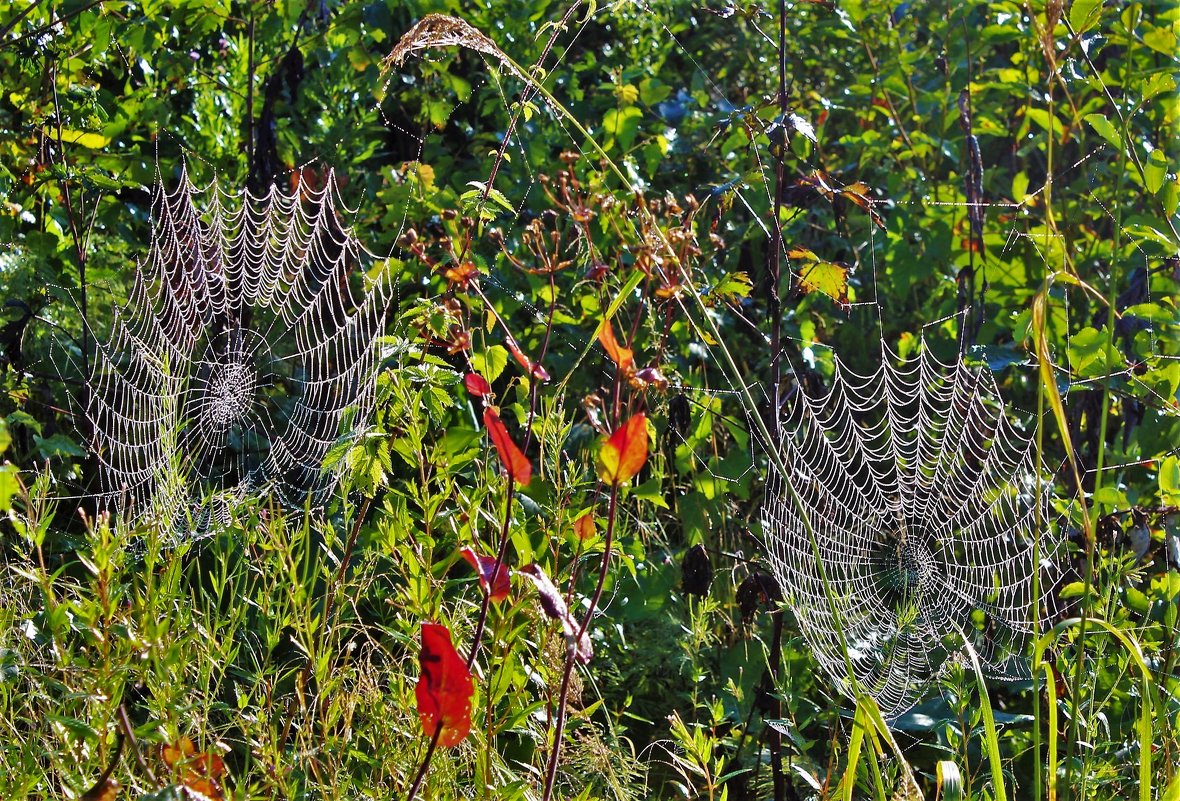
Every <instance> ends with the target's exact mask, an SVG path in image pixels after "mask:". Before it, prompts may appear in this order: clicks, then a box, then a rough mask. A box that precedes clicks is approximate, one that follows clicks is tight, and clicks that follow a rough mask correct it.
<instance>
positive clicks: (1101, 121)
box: [1086, 114, 1123, 148]
mask: <svg viewBox="0 0 1180 801" xmlns="http://www.w3.org/2000/svg"><path fill="white" fill-rule="evenodd" d="M1086 122H1088V123H1090V127H1091V128H1093V129H1094V130H1095V131H1097V132H1098V135H1099V136H1101V137H1102V138H1103V139H1105V140H1106V141H1107V142H1108V143H1109V144H1111V145H1113V146H1114V147H1117V148H1121V147H1122V146H1123V137H1121V136H1120V135H1119V132H1118V129H1116V128H1115V127H1114V125H1112V124H1111V122H1110V120H1108V119H1107V118H1106V115H1104V114H1087V115H1086Z"/></svg>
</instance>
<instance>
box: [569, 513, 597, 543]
mask: <svg viewBox="0 0 1180 801" xmlns="http://www.w3.org/2000/svg"><path fill="white" fill-rule="evenodd" d="M574 534H577V535H578V539H581V540H588V539H590V538H591V537H593V536H594V513H593V512H587V513H586V514H584V515H582V516H581V517H579V518H578V519H577V520H575V521H574Z"/></svg>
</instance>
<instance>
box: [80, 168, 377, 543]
mask: <svg viewBox="0 0 1180 801" xmlns="http://www.w3.org/2000/svg"><path fill="white" fill-rule="evenodd" d="M343 211H344V209H343V206H342V204H341V202H340V198H339V194H338V191H337V186H336V180H335V177H334V175H333V174H332V173H330V172H329V173H327V175H326V176H325V179H324V181H323V184H322V186H319V187H314V186H311V185H309V184H308V183H306V182H304V183H299V184H298V186H297V188H296V189H295V190H294V191H292V192H284V191H282V190H280V189H279V188H277V187H272V188H271V189H270V191H269V193H268V194H266V195H264V196H254V195H252V194H250V193H249V192H248V191H245V190H242V191H237V192H230V191H227V190H225V189H223V188H221V187H219V186H218V185H217V184H216V183H214V184H211V185H209V186H207V187H204V188H198V187H197V186H194V184H193V183H192V181H191V180H190V178H189V176H188V173H187V170H186V171H184V172H183V174H182V176H181V178H180V181H179V183H178V185H177V186H176V187H175V188H174V189H172V190H171V191H169V190H168V189H166V188H165V187H164V186H163V185H162V184H161V186H159V187H157V189H156V193H155V199H154V203H153V209H152V218H153V227H152V235H151V243H150V249H149V252H148V255H147V257H146V259H145V260H144V261H143V262H141V263H139V264H138V265H137V266H136V270H135V274H134V279H133V284H132V288H131V291H130V294H129V297H128V298H127V302H126V303H125V304H124V306H123V307H121V308H116V309H115V313H114V321H113V323H112V326H111V329H110V333H109V336H108V337H106V339H105V340H102V339H100V340H99V343H98V348H97V358H96V360H95V365H94V368H93V371H92V374H91V376H90V380H89V386H90V390H91V391H90V397H91V401H90V404H89V407H88V409H87V416H88V418H89V421H90V423H91V425H92V427H93V431H94V432H95V433H94V437H95V439H94V444H93V451H94V453H95V454H96V455H97V458H98V461H99V465H100V474H101V479H102V492H103V495H104V498H105V500H106V502H107V503H108V504H109V505H111V506H113V507H114V508H117V509H118V510H120V511H121V512H122V513H123V514H124V515H126V516H127V517H129V518H130V519H132V520H140V519H143V518H145V517H149V516H150V517H154V518H155V519H158V520H160V521H162V522H163V523H164V524H165V525H166V526H171V527H173V528H175V529H181V530H183V529H189V528H190V527H191V528H192V529H195V530H197V531H201V530H207V529H208V528H209V527H210V526H211V525H212V524H214V523H216V522H217V521H218V520H219V519H222V518H224V516H225V514H226V512H227V509H228V508H229V506H230V505H231V504H232V502H233V501H234V500H236V499H240V498H242V497H246V496H247V495H249V494H262V495H269V496H272V497H274V498H275V499H277V500H278V501H279V502H280V503H281V504H284V505H287V506H298V507H302V506H303V505H304V504H306V503H309V502H310V503H311V504H312V505H313V506H314V505H318V504H319V503H321V502H322V501H323V500H324V499H325V497H326V494H327V493H328V492H329V491H330V490H331V487H332V480H331V477H330V476H329V475H327V474H326V473H325V472H324V470H323V468H322V465H323V462H324V457H325V455H326V453H327V451H328V449H329V447H331V445H332V444H333V443H334V442H336V441H337V439H338V437H339V435H340V434H341V432H342V429H343V428H344V427H345V425H346V424H347V423H349V422H350V421H357V420H359V419H360V418H362V417H363V416H364V414H365V412H366V411H367V409H368V408H369V406H370V405H371V403H372V401H373V392H374V377H375V373H376V369H377V366H378V361H379V350H378V345H377V343H378V341H379V335H380V334H381V332H382V328H383V325H384V316H385V310H386V308H387V306H388V300H389V299H388V297H387V293H386V289H385V286H384V283H383V282H382V281H381V280H379V279H375V278H373V277H372V276H371V275H370V274H366V273H364V272H363V271H362V270H363V269H364V268H366V267H367V266H372V261H373V260H372V256H371V254H369V253H368V252H367V251H366V250H365V248H364V247H363V246H362V245H361V244H360V242H359V241H358V239H357V238H356V237H355V235H354V234H353V233H352V232H351V231H350V230H349V229H348V228H346V227H345V224H344V222H343V220H342V213H343Z"/></svg>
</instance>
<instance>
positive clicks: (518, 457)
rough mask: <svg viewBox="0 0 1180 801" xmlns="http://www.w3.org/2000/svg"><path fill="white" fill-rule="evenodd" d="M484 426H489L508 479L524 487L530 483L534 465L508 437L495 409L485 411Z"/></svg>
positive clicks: (506, 430) (493, 442)
mask: <svg viewBox="0 0 1180 801" xmlns="http://www.w3.org/2000/svg"><path fill="white" fill-rule="evenodd" d="M483 424H484V425H485V426H487V429H488V434H489V435H490V436H491V438H492V444H493V445H495V446H496V453H498V454H499V455H500V464H501V465H503V467H504V472H505V473H507V474H508V478H510V479H512V480H513V481H515V482H516V483H517V484H520V485H521V486H522V487H523V486H524V485H525V484H527V483H529V481H530V480H531V479H532V477H533V465H532V463H531V462H530V461H529V460H528V457H526V456H525V455H524V453H522V452H521V450H520V448H518V447H516V443H515V442H513V441H512V437H510V436H508V429H506V428H505V427H504V423H503V422H501V420H500V415H498V414H496V411H495V409H492V408H491V407H488V408H487V409H484V411H483Z"/></svg>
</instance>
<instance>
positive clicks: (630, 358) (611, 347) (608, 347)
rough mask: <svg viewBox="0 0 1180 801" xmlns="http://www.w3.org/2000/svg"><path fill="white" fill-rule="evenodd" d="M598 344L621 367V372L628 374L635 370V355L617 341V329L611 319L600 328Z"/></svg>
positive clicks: (604, 321) (605, 321)
mask: <svg viewBox="0 0 1180 801" xmlns="http://www.w3.org/2000/svg"><path fill="white" fill-rule="evenodd" d="M598 342H599V343H600V344H601V345H602V349H603V350H604V351H606V355H607V356H609V357H610V360H611V361H612V362H614V363H615V364H617V365H618V366H619V372H621V373H624V374H626V373H629V372H630V371H631V370H633V369H634V368H635V355H634V354H633V353H632V352H631V349H630V348H624V347H623V346H622V345H620V344H619V341H618V340H617V339H615V329H614V327H613V326H612V325H611V322H610V319H609V318H608V319H606V320H603V321H602V325H600V326H598Z"/></svg>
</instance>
